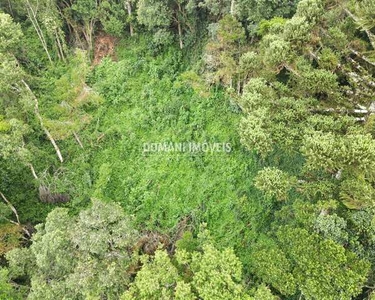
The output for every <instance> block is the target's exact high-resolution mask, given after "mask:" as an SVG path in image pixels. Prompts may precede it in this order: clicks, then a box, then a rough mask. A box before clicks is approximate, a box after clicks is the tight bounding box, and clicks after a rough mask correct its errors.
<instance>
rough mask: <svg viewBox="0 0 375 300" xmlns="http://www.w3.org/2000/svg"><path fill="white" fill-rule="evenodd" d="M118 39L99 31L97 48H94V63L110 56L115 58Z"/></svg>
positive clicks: (96, 39) (96, 42) (96, 40)
mask: <svg viewBox="0 0 375 300" xmlns="http://www.w3.org/2000/svg"><path fill="white" fill-rule="evenodd" d="M116 42H117V39H116V38H115V37H113V36H111V35H108V34H105V33H99V34H98V35H97V36H96V38H95V48H94V60H93V62H92V63H93V65H94V66H95V65H97V64H99V63H100V62H101V60H102V59H103V58H104V57H106V56H109V57H111V58H112V59H115V45H116Z"/></svg>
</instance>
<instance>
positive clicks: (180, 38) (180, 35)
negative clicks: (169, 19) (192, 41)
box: [177, 22, 184, 49]
mask: <svg viewBox="0 0 375 300" xmlns="http://www.w3.org/2000/svg"><path fill="white" fill-rule="evenodd" d="M177 27H178V38H179V40H180V49H183V48H184V43H183V41H182V30H181V23H180V22H178V23H177Z"/></svg>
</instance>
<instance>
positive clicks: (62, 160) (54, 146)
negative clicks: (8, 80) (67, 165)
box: [22, 80, 64, 162]
mask: <svg viewBox="0 0 375 300" xmlns="http://www.w3.org/2000/svg"><path fill="white" fill-rule="evenodd" d="M22 83H23V84H24V85H25V87H26V89H27V90H28V92H29V93H30V95H31V96H32V97H33V98H34V103H35V104H34V112H35V115H36V117H37V118H38V120H39V123H40V127H41V128H42V129H43V131H44V133H45V134H46V135H47V137H48V139H49V140H50V142H51V144H52V146H53V148H54V149H55V151H56V154H57V157H58V158H59V160H60V162H64V159H63V157H62V155H61V151H60V149H59V147H58V146H57V144H56V141H55V140H54V138H53V136H52V134H51V133H50V132H49V130H48V129H47V128H46V127H45V126H44V124H43V118H42V116H41V115H40V113H39V107H38V99H37V98H36V97H35V95H34V93H33V91H32V90H31V89H30V87H29V86H28V84H27V83H26V82H25V81H24V80H22Z"/></svg>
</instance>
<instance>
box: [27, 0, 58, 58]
mask: <svg viewBox="0 0 375 300" xmlns="http://www.w3.org/2000/svg"><path fill="white" fill-rule="evenodd" d="M26 6H27V7H26V9H27V14H28V16H29V19H30V21H31V23H32V24H33V27H34V29H35V31H36V33H37V35H38V37H39V40H40V42H41V43H42V46H43V49H44V51H46V53H47V57H48V60H49V61H50V63H52V58H51V55H50V54H49V51H48V48H47V42H46V39H45V37H44V34H43V31H42V29H41V28H40V26H39V23H38V19H37V18H36V13H35V11H34V10H33V8H32V6H31V4H30V2H29V0H27V1H26Z"/></svg>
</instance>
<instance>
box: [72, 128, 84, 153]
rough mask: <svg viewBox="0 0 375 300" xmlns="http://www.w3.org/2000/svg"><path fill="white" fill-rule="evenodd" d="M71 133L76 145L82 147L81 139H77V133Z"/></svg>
mask: <svg viewBox="0 0 375 300" xmlns="http://www.w3.org/2000/svg"><path fill="white" fill-rule="evenodd" d="M73 135H74V138H75V139H76V141H77V143H78V145H79V146H80V147H81V148H82V149H83V145H82V142H81V140H80V139H79V136H78V134H77V133H76V132H75V131H73Z"/></svg>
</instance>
